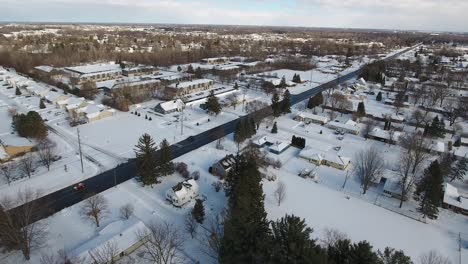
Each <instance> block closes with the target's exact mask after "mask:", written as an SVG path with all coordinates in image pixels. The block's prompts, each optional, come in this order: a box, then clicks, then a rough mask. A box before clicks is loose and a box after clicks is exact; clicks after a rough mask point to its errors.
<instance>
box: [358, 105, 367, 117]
mask: <svg viewBox="0 0 468 264" xmlns="http://www.w3.org/2000/svg"><path fill="white" fill-rule="evenodd" d="M356 113H357V115H358V116H359V117H364V116H366V107H365V106H364V102H359V104H358V107H357V112H356Z"/></svg>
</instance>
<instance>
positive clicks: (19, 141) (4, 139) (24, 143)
mask: <svg viewBox="0 0 468 264" xmlns="http://www.w3.org/2000/svg"><path fill="white" fill-rule="evenodd" d="M0 142H1V143H2V145H4V146H14V147H30V146H34V143H33V142H32V141H31V140H29V139H27V138H24V137H20V136H17V135H12V134H6V135H2V136H0Z"/></svg>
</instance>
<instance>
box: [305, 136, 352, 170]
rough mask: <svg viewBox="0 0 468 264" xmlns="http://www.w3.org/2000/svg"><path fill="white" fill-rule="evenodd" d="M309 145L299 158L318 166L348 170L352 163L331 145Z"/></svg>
mask: <svg viewBox="0 0 468 264" xmlns="http://www.w3.org/2000/svg"><path fill="white" fill-rule="evenodd" d="M309 144H310V145H308V146H306V147H305V148H303V149H302V150H301V151H300V152H299V157H300V158H303V159H305V160H307V161H309V162H311V163H313V164H315V165H317V166H320V165H325V166H329V167H333V168H335V169H339V170H346V169H347V168H348V166H349V164H350V163H351V159H350V158H349V157H346V156H344V155H343V154H342V153H341V151H340V150H341V149H339V148H333V147H332V146H331V145H329V144H326V143H323V142H319V141H317V142H309Z"/></svg>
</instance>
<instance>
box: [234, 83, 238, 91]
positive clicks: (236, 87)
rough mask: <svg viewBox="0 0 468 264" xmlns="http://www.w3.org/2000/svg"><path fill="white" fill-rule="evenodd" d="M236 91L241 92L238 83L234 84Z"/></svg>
mask: <svg viewBox="0 0 468 264" xmlns="http://www.w3.org/2000/svg"><path fill="white" fill-rule="evenodd" d="M234 89H236V90H239V84H237V82H235V83H234Z"/></svg>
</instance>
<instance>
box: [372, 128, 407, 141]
mask: <svg viewBox="0 0 468 264" xmlns="http://www.w3.org/2000/svg"><path fill="white" fill-rule="evenodd" d="M369 135H370V136H373V137H376V138H381V139H390V131H388V130H383V129H381V128H379V127H376V128H374V129H373V130H372V131H371V132H370V133H369ZM401 135H402V133H401V132H399V131H394V132H393V138H392V140H393V141H398V138H400V137H401Z"/></svg>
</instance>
